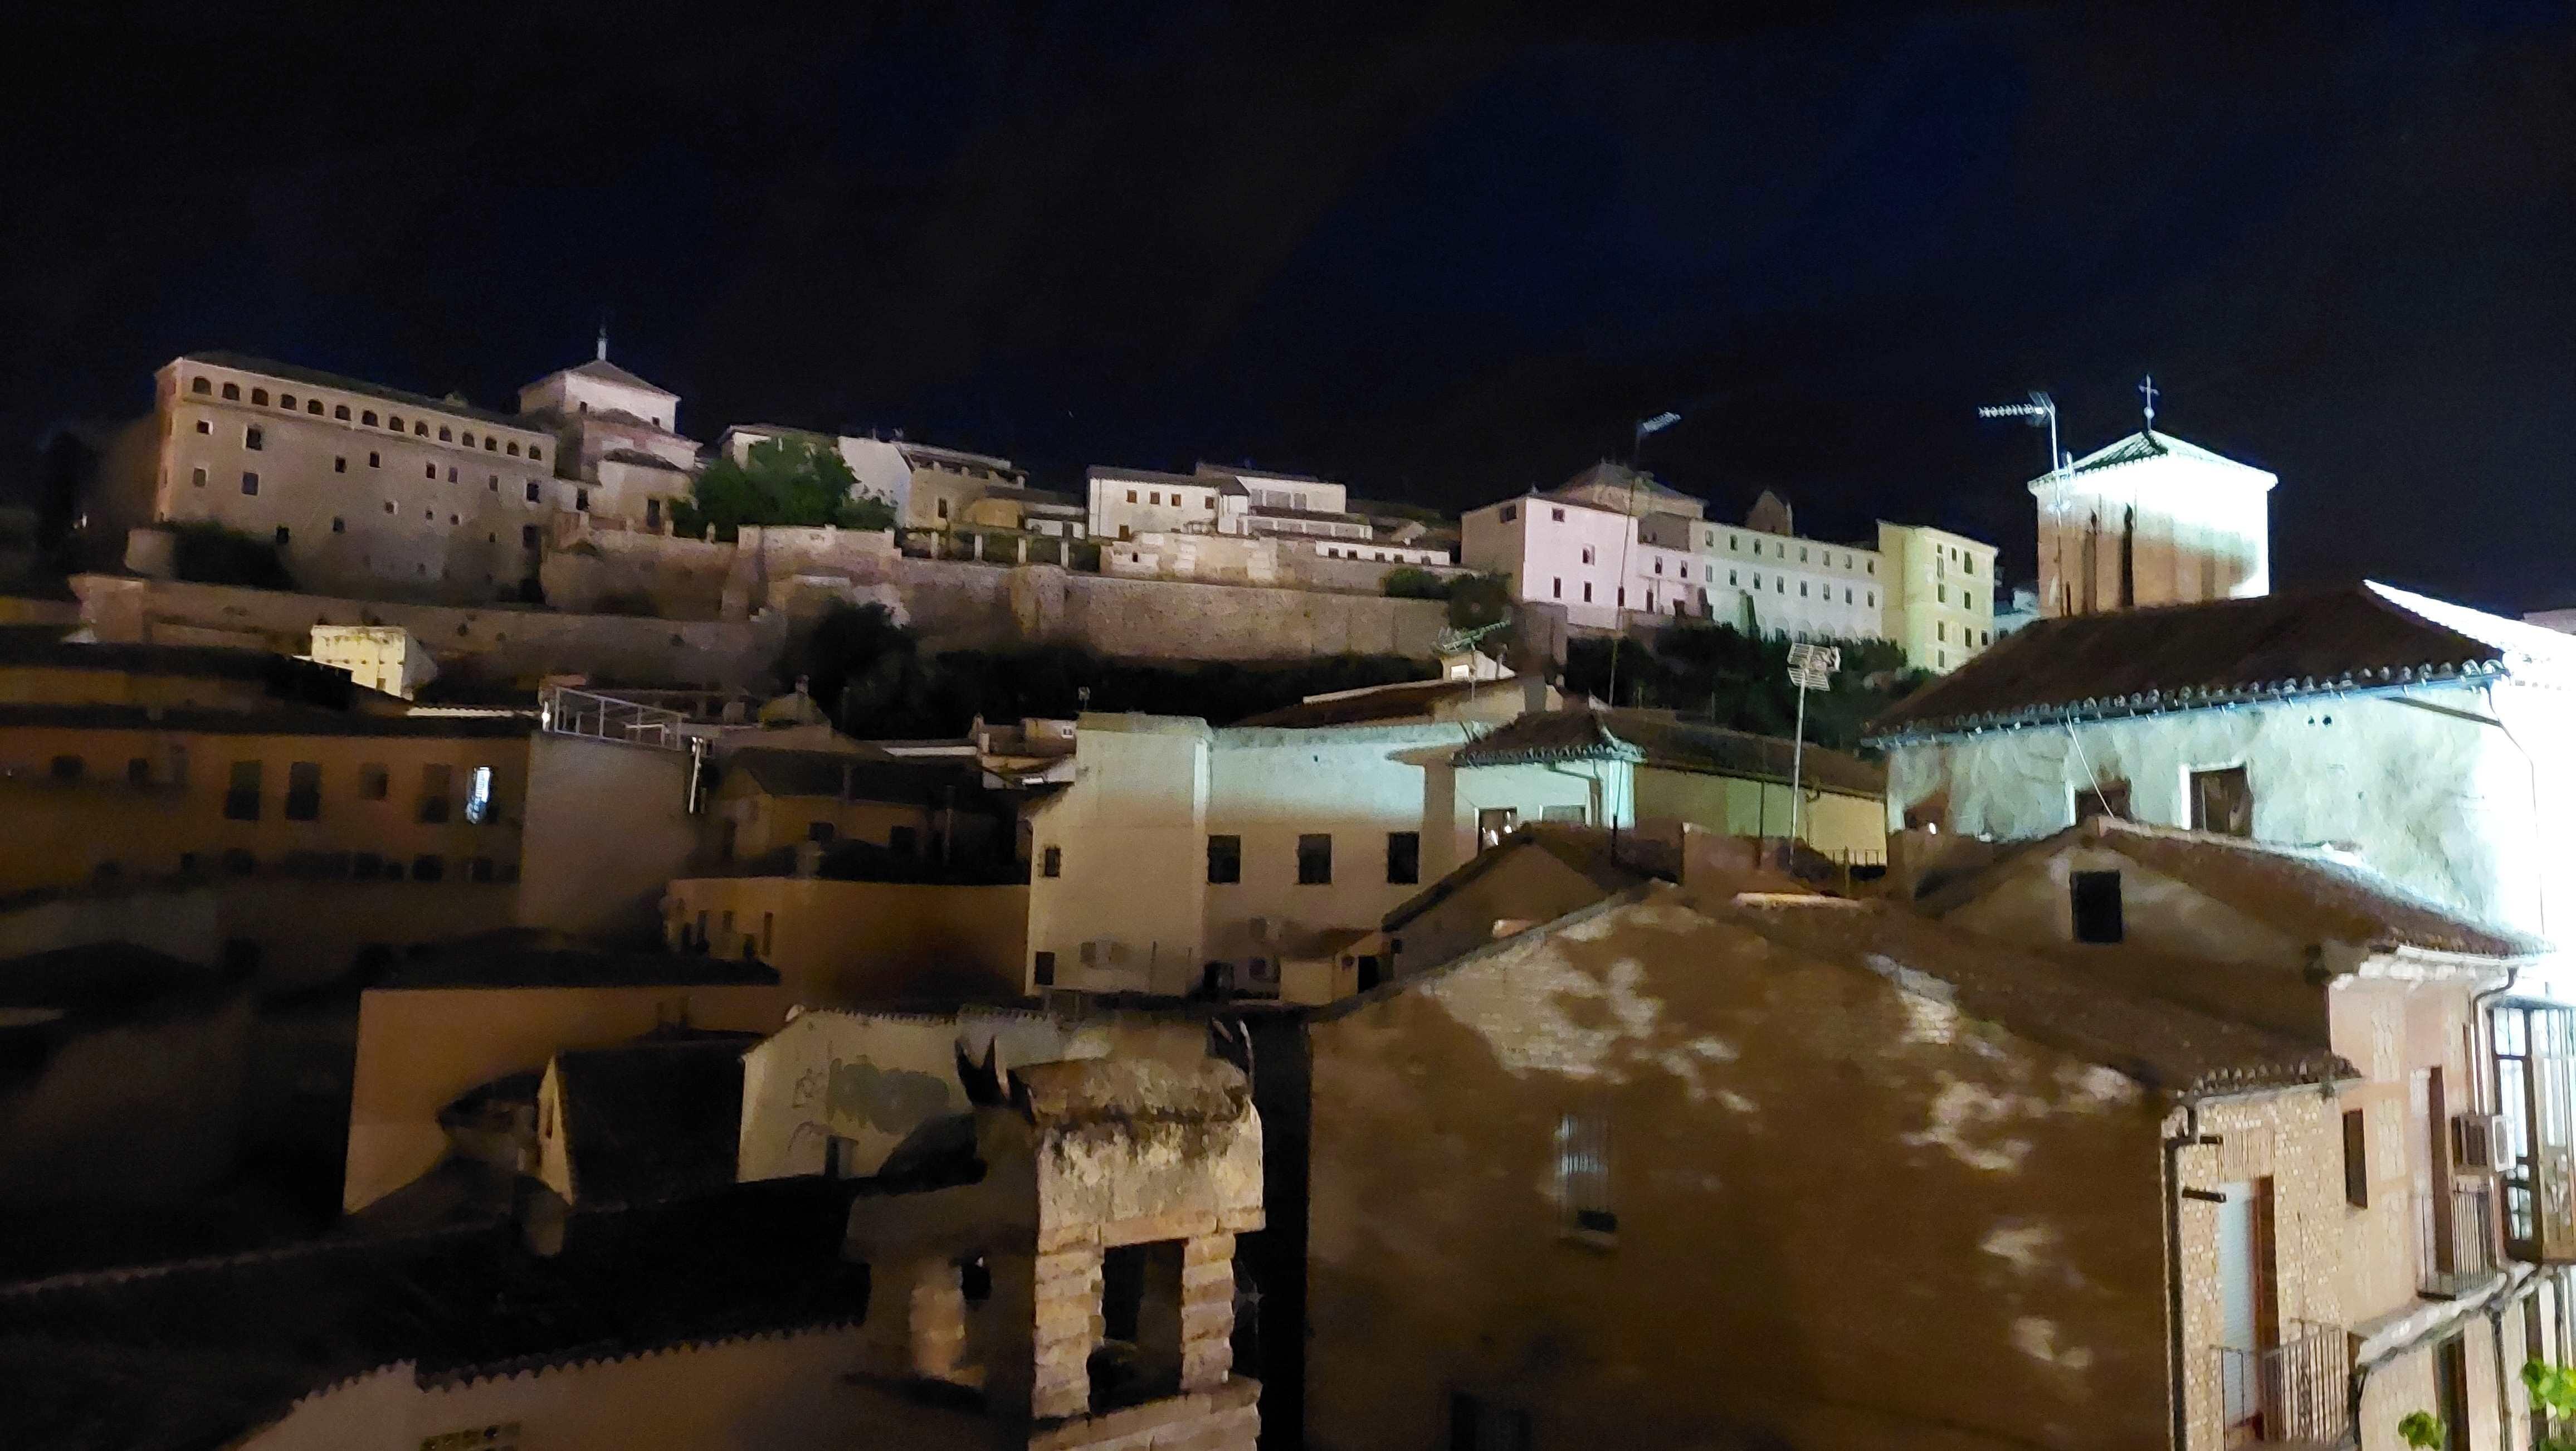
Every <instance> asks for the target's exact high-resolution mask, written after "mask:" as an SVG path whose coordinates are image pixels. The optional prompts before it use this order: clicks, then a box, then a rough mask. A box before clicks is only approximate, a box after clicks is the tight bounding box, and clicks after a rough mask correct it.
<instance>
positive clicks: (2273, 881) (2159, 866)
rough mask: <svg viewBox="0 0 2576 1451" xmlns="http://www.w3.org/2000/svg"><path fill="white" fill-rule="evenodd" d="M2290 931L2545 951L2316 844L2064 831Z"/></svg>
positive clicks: (2367, 941) (2500, 951)
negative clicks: (2302, 845)
mask: <svg viewBox="0 0 2576 1451" xmlns="http://www.w3.org/2000/svg"><path fill="white" fill-rule="evenodd" d="M2078 834H2081V835H2086V836H2090V837H2091V838H2092V839H2093V841H2094V842H2095V843H2096V844H2098V845H2100V846H2103V847H2107V848H2109V849H2110V850H2112V851H2116V852H2118V853H2120V854H2121V855H2122V856H2125V857H2128V858H2129V859H2130V860H2132V861H2134V862H2136V863H2137V864H2138V865H2140V866H2142V867H2146V868H2147V869H2149V870H2151V871H2154V872H2157V873H2160V874H2162V875H2164V876H2168V877H2172V878H2174V879H2175V880H2176V881H2179V882H2182V883H2184V884H2186V885H2188V886H2190V887H2191V888H2192V889H2193V890H2195V891H2198V892H2201V893H2204V894H2206V895H2207V896H2210V897H2213V898H2215V899H2217V900H2218V901H2221V902H2224V903H2226V904H2227V905H2228V906H2230V907H2233V908H2235V909H2236V910H2237V911H2240V912H2243V913H2244V914H2245V915H2247V916H2249V917H2253V918H2255V919H2257V920H2260V921H2267V922H2271V923H2273V924H2275V925H2277V926H2279V927H2281V928H2282V929H2283V930H2285V931H2287V932H2289V933H2290V934H2291V935H2292V936H2294V937H2301V938H2306V939H2308V940H2325V941H2334V942H2348V943H2352V944H2353V945H2355V946H2359V947H2415V948H2421V949H2424V950H2426V951H2430V952H2453V953H2460V954H2464V955H2467V956H2474V957H2501V958H2524V957H2538V956H2541V955H2542V954H2545V953H2547V952H2548V951H2549V950H2550V946H2549V944H2548V943H2547V942H2545V941H2543V940H2542V939H2540V938H2537V937H2532V936H2529V935H2526V934H2524V933H2520V932H2515V931H2511V930H2509V929H2506V928H2500V927H2494V926H2490V925H2488V924H2487V923H2483V922H2480V921H2477V920H2476V919H2474V918H2471V917H2469V916H2466V915H2464V914H2463V913H2461V912H2459V911H2456V910H2454V909H2452V908H2449V907H2445V906H2443V905H2442V904H2441V903H2439V902H2435V901H2433V900H2431V899H2430V898H2427V897H2422V896H2419V895H2417V894H2416V893H2414V892H2412V891H2410V890H2408V889H2407V888H2405V887H2403V886H2400V885H2399V884H2398V883H2396V882H2393V881H2391V880H2389V879H2388V878H2386V877H2384V876H2381V875H2380V874H2379V873H2377V872H2374V871H2372V870H2371V869H2370V868H2368V867H2366V866H2362V865H2360V864H2358V863H2355V862H2351V861H2347V860H2344V859H2342V858H2339V857H2335V856H2331V855H2328V854H2327V853H2325V852H2322V851H2315V850H2303V849H2300V848H2297V847H2287V846H2275V845H2271V844H2268V843H2264V842H2258V841H2247V840H2245V839H2244V838H2242V837H2233V836H2219V835H2216V834H2214V833H2210V832H2204V831H2185V830H2182V829H2180V828H2178V827H2170V826H2148V825H2142V824H2140V823H2138V822H2134V821H2121V820H2118V819H2116V818H2113V817H2107V816H2105V817H2096V818H2094V819H2093V820H2092V821H2090V822H2087V823H2086V824H2085V825H2083V826H2080V827H2076V828H2074V829H2073V831H2071V832H2061V833H2060V834H2059V835H2058V836H2056V837H2053V838H2050V840H2051V841H2052V842H2057V841H2063V840H2065V839H2067V838H2068V837H2069V836H2074V835H2078Z"/></svg>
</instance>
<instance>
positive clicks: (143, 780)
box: [125, 756, 152, 786]
mask: <svg viewBox="0 0 2576 1451" xmlns="http://www.w3.org/2000/svg"><path fill="white" fill-rule="evenodd" d="M125 784H126V785H128V786H149V785H151V784H152V760H151V758H150V757H148V756H136V757H134V758H133V759H132V760H129V761H127V762H126V763H125Z"/></svg>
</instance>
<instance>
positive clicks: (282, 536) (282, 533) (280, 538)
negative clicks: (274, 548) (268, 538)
mask: <svg viewBox="0 0 2576 1451" xmlns="http://www.w3.org/2000/svg"><path fill="white" fill-rule="evenodd" d="M292 537H294V536H293V534H292V532H291V531H289V530H288V529H287V527H286V526H285V525H283V524H280V525H278V526H277V542H278V543H279V544H284V543H286V541H287V540H288V539H290V538H292Z"/></svg>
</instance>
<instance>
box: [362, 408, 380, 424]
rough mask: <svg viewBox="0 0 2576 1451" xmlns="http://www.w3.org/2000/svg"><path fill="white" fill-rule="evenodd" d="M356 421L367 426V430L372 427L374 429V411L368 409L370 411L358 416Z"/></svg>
mask: <svg viewBox="0 0 2576 1451" xmlns="http://www.w3.org/2000/svg"><path fill="white" fill-rule="evenodd" d="M358 421H359V422H360V423H363V424H365V425H367V426H368V427H369V428H373V427H375V426H376V410H374V409H372V408H370V409H368V410H367V411H366V412H364V413H361V414H359V415H358Z"/></svg>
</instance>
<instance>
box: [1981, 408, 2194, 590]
mask: <svg viewBox="0 0 2576 1451" xmlns="http://www.w3.org/2000/svg"><path fill="white" fill-rule="evenodd" d="M1977 416H1978V417H1979V418H2022V419H2027V420H2029V422H2030V426H2031V427H2033V428H2039V427H2042V426H2043V425H2044V426H2045V427H2046V428H2047V429H2048V472H2049V474H2050V475H2051V482H2050V484H2049V488H2048V514H2049V518H2050V520H2051V521H2052V522H2057V521H2058V520H2059V516H2061V515H2063V514H2064V513H2065V511H2066V479H2067V476H2068V475H2069V474H2070V473H2072V472H2073V471H2074V462H2075V460H2074V457H2073V456H2072V455H2070V454H2067V453H2064V452H2062V451H2061V450H2059V448H2058V446H2057V400H2056V399H2054V398H2051V397H2049V396H2048V395H2047V394H2046V393H2043V392H2041V391H2040V390H2038V389H2036V388H2034V389H2032V390H2031V393H2030V400H2029V401H2028V402H2025V403H1994V404H1989V405H1987V406H1985V407H1983V408H1980V409H1978V410H1977ZM2148 416H2149V418H2150V419H2152V418H2153V417H2154V415H2153V414H2152V413H2150V414H2149V415H2148ZM2057 548H2058V559H2057V584H2058V590H2059V592H2060V593H2061V594H2064V593H2065V591H2066V559H2065V550H2066V541H2065V537H2064V531H2062V530H2061V531H2059V537H2058V541H2057ZM2068 602H2069V604H2070V605H2071V604H2072V597H2071V596H2069V597H2068ZM2060 613H2072V610H2071V609H2070V610H2065V611H2060Z"/></svg>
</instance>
